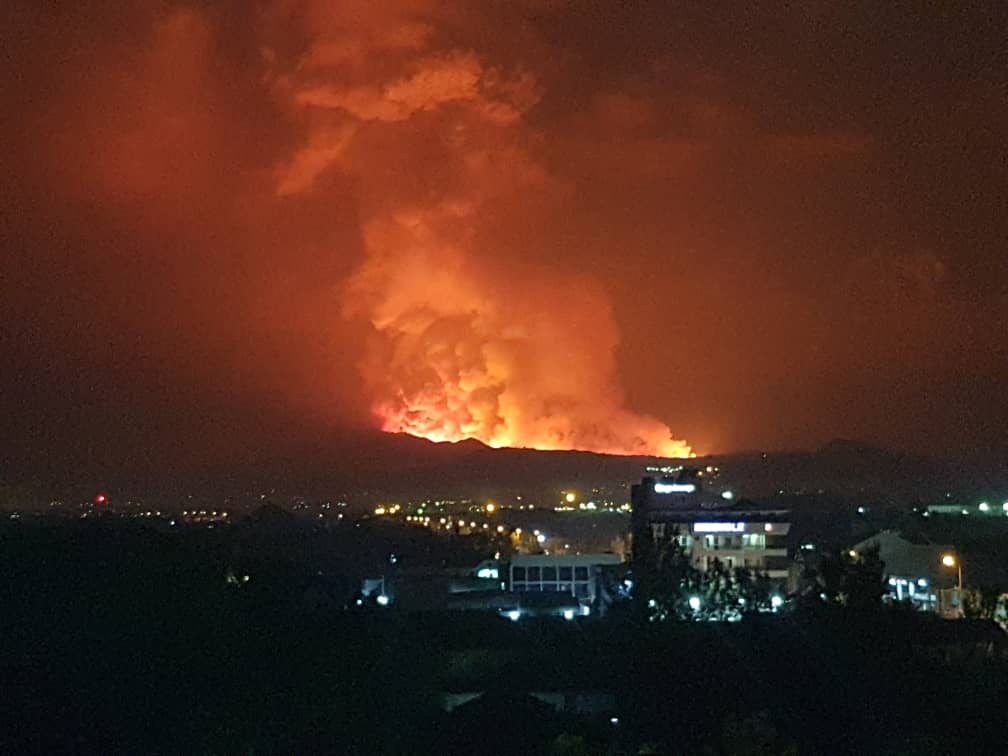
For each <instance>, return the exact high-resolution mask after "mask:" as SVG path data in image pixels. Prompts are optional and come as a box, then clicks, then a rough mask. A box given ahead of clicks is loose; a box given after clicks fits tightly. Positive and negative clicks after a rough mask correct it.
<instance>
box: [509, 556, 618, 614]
mask: <svg viewBox="0 0 1008 756" xmlns="http://www.w3.org/2000/svg"><path fill="white" fill-rule="evenodd" d="M618 564H620V558H619V556H618V555H616V554H516V555H515V556H514V557H512V559H511V565H510V567H509V571H508V577H509V581H508V585H509V586H510V589H511V592H512V593H523V594H531V593H547V594H553V595H554V596H557V595H558V594H560V595H565V596H568V597H570V598H571V599H573V602H568V604H565V607H566V608H567V609H568V610H570V609H573V610H576V611H577V612H579V613H581V614H587V613H588V611H590V607H592V606H593V605H595V602H596V599H597V598H598V595H599V579H598V576H599V573H600V572H601V571H602V569H603V568H605V567H612V566H615V565H618ZM568 605H569V606H568ZM568 619H572V617H568Z"/></svg>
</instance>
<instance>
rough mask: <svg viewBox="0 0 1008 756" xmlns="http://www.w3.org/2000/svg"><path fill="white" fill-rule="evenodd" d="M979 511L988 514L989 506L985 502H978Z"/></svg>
mask: <svg viewBox="0 0 1008 756" xmlns="http://www.w3.org/2000/svg"><path fill="white" fill-rule="evenodd" d="M980 511H981V512H989V511H990V504H988V503H987V502H986V501H981V502H980Z"/></svg>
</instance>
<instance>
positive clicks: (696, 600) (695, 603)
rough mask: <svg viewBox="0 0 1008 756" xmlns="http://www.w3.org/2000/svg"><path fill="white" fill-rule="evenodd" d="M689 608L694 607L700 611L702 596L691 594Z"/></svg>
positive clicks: (694, 609)
mask: <svg viewBox="0 0 1008 756" xmlns="http://www.w3.org/2000/svg"><path fill="white" fill-rule="evenodd" d="M689 608H690V609H692V610H693V611H694V612H698V611H700V597H699V596H690V598H689Z"/></svg>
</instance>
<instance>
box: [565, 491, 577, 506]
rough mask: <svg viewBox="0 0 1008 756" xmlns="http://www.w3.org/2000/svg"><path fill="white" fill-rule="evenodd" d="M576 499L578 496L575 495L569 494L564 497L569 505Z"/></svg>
mask: <svg viewBox="0 0 1008 756" xmlns="http://www.w3.org/2000/svg"><path fill="white" fill-rule="evenodd" d="M575 499H577V496H576V495H575V494H573V493H568V494H567V495H566V496H564V500H565V501H566V502H567V503H568V504H573V503H574V500H575Z"/></svg>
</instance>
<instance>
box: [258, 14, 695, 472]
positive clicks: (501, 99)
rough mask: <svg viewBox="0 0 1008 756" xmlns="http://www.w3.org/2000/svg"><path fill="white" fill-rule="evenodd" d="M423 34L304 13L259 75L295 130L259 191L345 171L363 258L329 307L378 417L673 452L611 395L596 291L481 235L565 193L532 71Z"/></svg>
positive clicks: (283, 189) (438, 430) (609, 356)
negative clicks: (355, 329)
mask: <svg viewBox="0 0 1008 756" xmlns="http://www.w3.org/2000/svg"><path fill="white" fill-rule="evenodd" d="M432 29H433V26H432V25H429V24H426V23H425V24H418V23H417V22H416V20H415V18H412V17H411V18H410V20H409V21H404V22H402V23H401V24H399V25H397V24H396V23H393V22H392V21H390V20H389V19H385V20H384V22H383V26H382V28H381V30H380V32H379V31H376V30H375V29H370V30H369V29H357V28H354V29H349V28H346V27H343V28H341V27H339V26H338V25H336V23H335V22H334V21H332V20H331V19H326V18H322V19H316V23H315V28H314V29H313V33H314V35H315V43H314V44H313V46H312V47H311V49H310V50H309V51H308V52H307V53H306V54H305V55H304V56H303V57H302V59H301V60H300V61H298V63H297V65H295V66H294V67H293V69H292V70H291V71H287V72H278V73H277V74H276V76H275V81H276V83H277V87H278V89H279V90H280V91H281V93H282V95H283V96H284V97H286V98H287V100H288V102H289V103H290V104H291V106H292V108H293V109H294V111H295V112H296V113H298V114H299V116H300V117H302V118H304V121H305V123H306V130H307V136H306V139H305V142H304V143H303V146H302V147H301V148H300V149H298V150H297V151H296V153H295V154H293V155H292V156H291V158H290V159H289V160H288V161H287V162H286V163H285V164H284V165H282V166H280V168H279V170H278V177H277V192H278V193H279V194H284V195H290V194H298V193H302V192H310V191H312V190H313V187H314V185H315V184H316V182H317V180H318V179H319V178H320V177H321V176H322V175H323V174H325V173H327V172H329V171H333V172H339V173H343V174H345V175H348V176H350V177H352V178H353V179H354V180H355V181H356V182H358V186H359V189H360V196H359V202H360V213H361V216H362V221H363V237H364V246H365V251H366V257H365V260H364V262H363V264H362V265H361V266H360V267H359V269H358V270H357V271H356V272H355V273H354V274H353V275H352V276H351V278H350V280H349V282H348V284H347V287H346V290H345V292H344V293H345V301H344V304H345V313H346V315H347V316H348V317H354V318H363V319H366V321H367V322H368V323H370V326H371V327H372V335H371V339H370V345H369V348H368V351H367V354H366V356H365V357H364V359H363V360H362V361H361V363H360V370H361V374H362V377H363V379H364V382H365V384H366V386H367V388H368V390H369V395H370V396H371V397H373V405H372V409H373V412H374V414H375V415H376V417H377V418H378V420H379V422H380V423H381V427H382V429H383V430H386V431H391V432H405V433H410V434H413V435H416V436H422V437H424V438H429V439H431V440H435V441H457V440H461V439H465V438H476V439H479V440H480V441H483V442H484V443H487V444H489V445H491V446H522V447H533V448H538V449H582V450H589V451H597V452H605V453H613V454H647V455H659V456H665V457H680V456H688V455H689V454H690V452H691V450H690V447H689V445H688V444H687V443H685V442H684V441H680V440H676V439H675V438H674V437H673V436H672V433H671V432H670V430H669V428H668V427H667V426H666V425H665V424H664V423H662V422H660V421H658V420H656V419H654V418H651V417H647V416H643V415H639V414H636V413H633V412H631V411H629V410H627V409H626V408H625V407H624V406H623V396H622V392H621V391H620V389H619V386H618V381H617V377H616V376H617V370H616V367H617V366H616V360H615V350H616V346H617V344H618V341H619V335H618V332H617V328H616V325H615V322H614V320H613V317H612V314H611V309H610V306H609V303H608V300H607V298H606V296H605V294H604V292H603V291H602V289H601V288H600V287H599V286H598V285H597V284H596V283H595V282H593V281H592V280H591V279H590V278H589V277H587V276H586V275H584V274H581V273H578V272H572V271H570V270H564V269H554V268H551V267H550V266H549V265H548V263H543V262H541V261H536V262H531V263H519V262H518V259H520V258H521V257H522V255H520V254H517V255H516V254H512V252H513V251H512V250H509V249H499V248H498V245H499V244H500V242H499V240H498V239H497V238H496V237H495V234H494V231H493V228H491V226H492V224H491V222H490V221H489V220H488V219H489V218H493V219H494V221H493V223H497V224H499V223H500V222H501V218H502V217H504V218H505V219H506V221H505V222H506V223H511V224H523V223H527V222H528V216H527V214H526V213H525V212H524V210H525V209H526V208H528V207H530V206H532V205H537V206H544V205H549V204H550V202H552V201H553V199H552V198H554V197H556V196H558V195H563V194H564V193H567V192H569V191H571V188H570V187H569V186H566V185H564V184H563V182H561V181H559V180H558V179H555V178H554V177H552V176H551V175H550V174H549V171H548V170H547V169H546V168H545V167H544V165H543V162H542V161H541V160H538V159H537V157H536V145H537V141H538V135H537V134H536V133H535V130H534V129H533V128H531V127H530V126H529V125H528V123H527V119H526V114H527V113H528V112H529V111H530V110H531V109H532V108H533V107H534V106H535V105H536V103H537V102H538V101H539V99H540V97H541V92H540V87H539V84H538V82H537V81H536V79H535V77H533V76H532V75H531V74H530V73H529V72H528V71H526V70H524V69H522V68H521V67H520V66H512V67H510V68H507V67H500V66H492V65H488V64H487V63H486V62H485V61H484V60H483V59H482V58H481V57H480V56H479V55H478V54H477V53H476V52H473V51H471V50H462V49H454V48H453V49H437V48H436V46H435V45H434V43H433V42H432V41H431V40H432V39H434V37H435V36H436V35H434V34H433V32H432Z"/></svg>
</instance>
